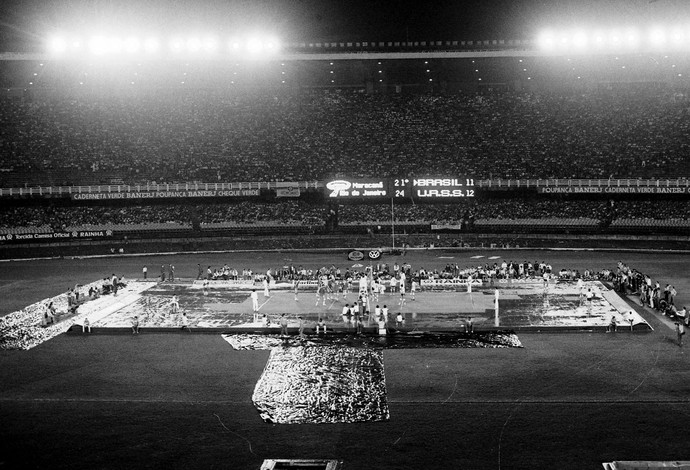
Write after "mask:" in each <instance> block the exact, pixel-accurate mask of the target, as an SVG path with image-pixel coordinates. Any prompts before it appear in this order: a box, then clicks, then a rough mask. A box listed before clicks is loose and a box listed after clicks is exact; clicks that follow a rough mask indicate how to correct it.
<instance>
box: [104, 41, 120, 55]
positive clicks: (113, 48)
mask: <svg viewBox="0 0 690 470" xmlns="http://www.w3.org/2000/svg"><path fill="white" fill-rule="evenodd" d="M123 46H124V45H123V43H122V39H120V38H118V37H112V38H109V39H108V42H107V46H106V47H107V52H111V53H114V54H119V53H120V52H122V48H123Z"/></svg>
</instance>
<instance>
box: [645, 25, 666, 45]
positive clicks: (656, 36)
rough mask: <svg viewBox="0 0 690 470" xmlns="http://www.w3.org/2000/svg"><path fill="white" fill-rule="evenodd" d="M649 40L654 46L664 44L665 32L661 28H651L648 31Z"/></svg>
mask: <svg viewBox="0 0 690 470" xmlns="http://www.w3.org/2000/svg"><path fill="white" fill-rule="evenodd" d="M649 42H650V43H651V44H652V45H653V46H656V47H659V46H663V45H664V44H666V33H665V32H664V30H663V29H661V28H658V27H657V28H653V29H652V30H651V31H650V32H649Z"/></svg>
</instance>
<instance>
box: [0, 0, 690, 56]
mask: <svg viewBox="0 0 690 470" xmlns="http://www.w3.org/2000/svg"><path fill="white" fill-rule="evenodd" d="M0 18H1V20H0V21H1V23H0V44H1V45H2V48H3V49H4V50H21V49H26V48H27V47H26V46H27V45H30V44H31V43H34V44H39V43H40V42H41V38H42V37H44V36H46V35H47V34H48V33H50V32H53V31H61V32H68V31H74V32H82V33H83V34H96V33H99V32H100V33H109V32H112V33H118V32H122V31H124V30H128V29H129V30H131V31H132V32H139V33H142V32H143V33H149V32H155V33H158V34H165V35H167V34H174V33H188V34H196V33H205V32H209V31H212V32H216V33H217V34H218V35H219V36H224V35H230V34H232V33H233V32H236V31H247V30H249V31H251V30H258V31H274V32H276V33H277V36H278V37H280V38H282V39H283V40H284V41H286V42H290V41H338V40H353V41H357V40H361V41H366V40H376V41H385V40H390V41H396V40H397V41H402V40H406V39H408V40H454V39H457V40H463V39H473V40H477V39H522V38H532V37H534V36H535V35H536V33H537V31H539V30H540V29H542V28H544V27H546V26H552V25H555V26H561V25H563V26H569V27H572V26H588V25H596V26H602V27H606V26H609V27H612V26H616V25H636V26H646V25H648V24H649V23H650V22H658V23H660V24H668V23H673V24H677V23H678V22H680V21H682V22H684V23H685V24H688V25H689V27H690V0H513V1H509V0H455V1H450V0H432V1H421V0H420V1H416V2H413V1H409V0H408V1H396V0H369V1H362V0H341V1H337V0H224V1H222V0H207V1H197V2H194V1H191V0H168V1H164V0H96V1H93V0H92V1H87V0H53V1H48V0H43V1H38V0H34V1H32V0H4V1H2V3H1V4H0ZM29 47H30V46H29Z"/></svg>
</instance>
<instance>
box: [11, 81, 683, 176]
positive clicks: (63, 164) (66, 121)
mask: <svg viewBox="0 0 690 470" xmlns="http://www.w3.org/2000/svg"><path fill="white" fill-rule="evenodd" d="M688 114H689V106H688V103H687V101H686V100H679V99H678V98H677V95H674V94H673V93H671V92H668V91H665V90H660V89H658V88H653V87H650V88H649V89H647V90H635V91H599V92H592V93H589V94H572V95H563V94H548V93H543V94H527V93H505V94H495V95H484V96H480V95H463V94H444V95H429V94H410V95H407V94H366V93H363V92H360V91H349V90H347V91H343V90H328V91H326V90H306V91H300V92H291V93H287V92H286V93H277V92H269V91H263V92H259V91H257V92H245V93H242V94H233V93H231V92H228V91H227V90H225V91H223V90H190V91H181V90H180V91H179V92H177V93H171V92H170V91H158V92H156V91H151V92H150V93H147V94H144V95H137V96H134V95H130V96H125V95H124V94H121V95H117V94H115V95H111V96H105V95H99V96H97V97H96V96H93V95H90V96H89V95H84V96H80V97H71V98H64V97H60V96H57V95H56V96H55V97H54V99H42V100H40V99H36V100H34V101H33V102H31V103H23V102H21V101H12V100H3V101H0V169H2V171H1V172H0V186H5V187H7V186H17V185H22V184H23V183H25V184H32V185H36V184H38V185H43V186H49V185H62V184H72V185H79V184H96V183H110V182H111V181H113V179H116V180H121V181H124V182H126V183H128V184H136V183H146V182H187V181H206V182H213V181H274V180H284V181H304V180H324V179H327V178H330V177H332V176H335V175H336V174H343V175H349V176H353V177H354V176H359V177H370V176H373V175H376V176H393V175H395V176H399V175H401V174H402V175H419V176H422V175H431V174H453V175H462V176H471V177H473V178H476V179H497V178H504V179H505V178H609V177H611V176H613V177H633V178H637V177H642V178H647V177H674V178H675V177H678V176H690V173H688V170H687V166H686V165H685V164H684V157H685V155H686V154H687V151H688V148H689V147H690V132H689V131H690V124H689V123H690V119H688Z"/></svg>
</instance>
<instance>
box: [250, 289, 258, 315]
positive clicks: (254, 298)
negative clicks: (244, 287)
mask: <svg viewBox="0 0 690 470" xmlns="http://www.w3.org/2000/svg"><path fill="white" fill-rule="evenodd" d="M249 296H250V297H251V298H252V312H254V313H256V312H258V311H259V294H258V293H257V292H256V289H252V293H251V294H250V295H249Z"/></svg>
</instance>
